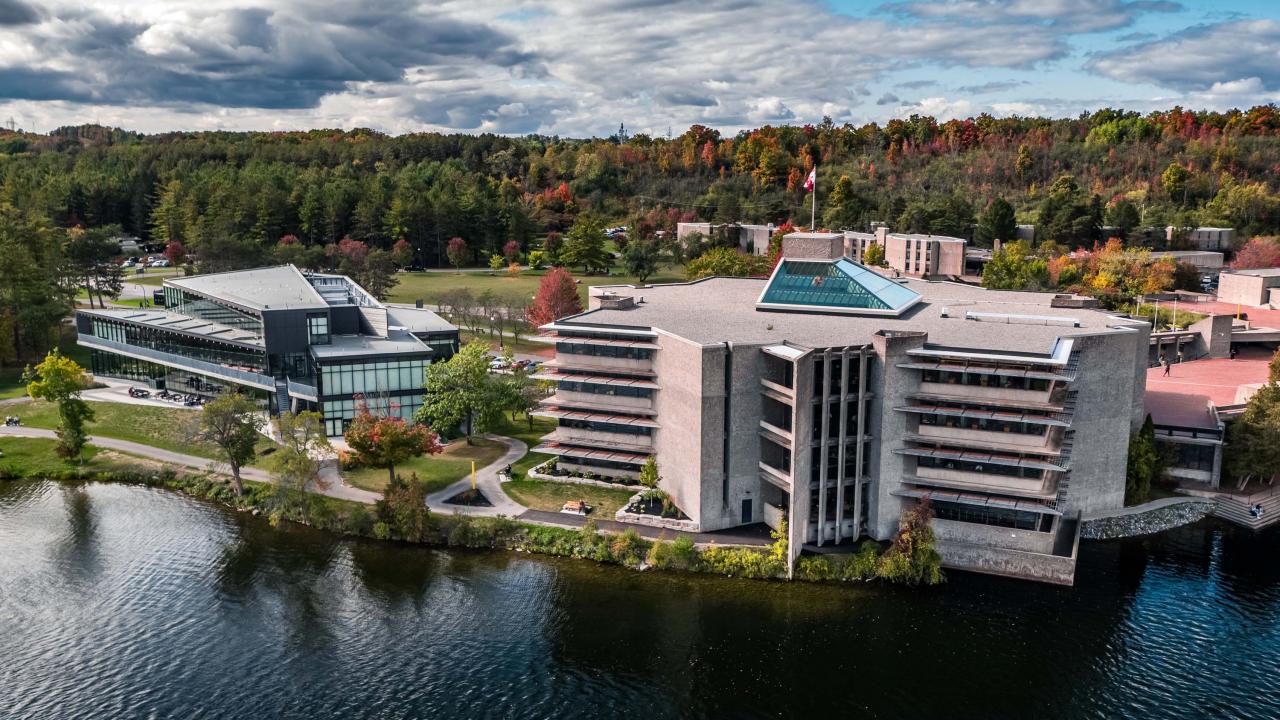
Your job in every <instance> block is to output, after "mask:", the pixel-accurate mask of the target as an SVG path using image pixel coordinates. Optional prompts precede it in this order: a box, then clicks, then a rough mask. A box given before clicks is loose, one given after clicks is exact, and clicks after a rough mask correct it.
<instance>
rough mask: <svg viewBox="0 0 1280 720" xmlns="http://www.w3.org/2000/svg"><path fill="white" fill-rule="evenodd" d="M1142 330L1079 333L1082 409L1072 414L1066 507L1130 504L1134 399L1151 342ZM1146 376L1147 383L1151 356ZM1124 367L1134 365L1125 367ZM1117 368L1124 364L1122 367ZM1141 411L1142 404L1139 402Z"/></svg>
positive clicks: (1078, 394)
mask: <svg viewBox="0 0 1280 720" xmlns="http://www.w3.org/2000/svg"><path fill="white" fill-rule="evenodd" d="M1137 339H1138V335H1137V334H1129V333H1117V334H1113V335H1090V336H1084V337H1077V338H1074V340H1075V348H1076V349H1077V350H1079V351H1080V353H1081V354H1080V364H1079V367H1078V373H1077V375H1076V380H1075V381H1074V382H1073V383H1072V384H1071V389H1072V390H1073V391H1074V392H1075V393H1076V410H1075V415H1074V417H1072V419H1071V428H1072V430H1073V438H1072V442H1073V451H1072V455H1071V461H1070V462H1071V472H1070V476H1069V478H1068V479H1067V480H1068V482H1069V489H1068V491H1067V493H1066V497H1065V506H1064V507H1060V508H1059V509H1060V510H1062V511H1063V512H1074V511H1076V510H1079V511H1080V512H1082V513H1090V512H1097V511H1100V510H1107V509H1111V508H1119V507H1123V506H1124V478H1125V467H1126V464H1127V460H1128V453H1129V434H1130V432H1131V431H1132V429H1133V427H1134V423H1135V420H1136V419H1137V415H1136V414H1135V412H1134V408H1133V404H1132V403H1131V402H1123V401H1122V399H1123V398H1128V399H1130V400H1132V399H1135V398H1137V397H1139V394H1138V390H1137V389H1136V388H1135V387H1134V386H1135V383H1137V382H1138V376H1137V372H1136V368H1137V367H1138V364H1139V361H1138V360H1135V357H1134V356H1135V355H1136V354H1139V349H1141V355H1142V359H1143V361H1145V354H1146V347H1145V344H1144V345H1143V346H1142V347H1141V348H1139V347H1138V343H1137V342H1136V340H1137ZM1142 364H1143V365H1144V367H1143V374H1142V378H1143V382H1144V383H1145V378H1146V372H1145V362H1143V363H1142ZM1123 368H1134V371H1133V372H1128V373H1126V372H1124V371H1123ZM1117 369H1121V371H1120V372H1117ZM1137 407H1138V414H1140V412H1141V408H1142V405H1141V403H1140V402H1139V403H1137Z"/></svg>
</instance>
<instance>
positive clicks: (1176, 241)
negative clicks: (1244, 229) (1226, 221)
mask: <svg viewBox="0 0 1280 720" xmlns="http://www.w3.org/2000/svg"><path fill="white" fill-rule="evenodd" d="M1235 237H1236V231H1235V229H1234V228H1218V227H1197V228H1179V227H1174V226H1173V225H1170V226H1168V227H1166V228H1165V236H1164V239H1165V242H1167V243H1169V244H1170V245H1171V246H1173V245H1182V246H1184V247H1186V248H1188V249H1191V250H1229V249H1231V241H1232V240H1234V239H1235Z"/></svg>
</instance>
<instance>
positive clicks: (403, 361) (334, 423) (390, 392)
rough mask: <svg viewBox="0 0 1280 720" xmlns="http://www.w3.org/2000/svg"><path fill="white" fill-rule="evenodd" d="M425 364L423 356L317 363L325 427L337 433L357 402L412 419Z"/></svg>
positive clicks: (331, 433)
mask: <svg viewBox="0 0 1280 720" xmlns="http://www.w3.org/2000/svg"><path fill="white" fill-rule="evenodd" d="M429 364H430V360H429V359H428V358H427V357H426V356H425V355H424V356H418V357H402V358H391V359H387V360H369V359H367V358H365V359H361V360H356V361H351V362H340V363H334V364H329V363H326V364H324V365H322V366H320V372H319V378H320V384H319V388H318V389H319V392H320V396H321V412H322V413H323V414H324V421H325V430H326V431H327V432H328V433H329V434H330V435H341V434H342V432H343V431H344V430H346V427H347V425H348V424H350V423H351V420H352V419H353V418H355V416H356V413H357V411H358V409H359V405H360V403H361V402H363V403H365V405H366V406H367V407H368V408H369V410H370V411H373V412H375V413H378V414H387V415H393V416H398V417H402V418H404V419H406V420H412V419H413V414H414V413H415V412H417V410H418V408H420V407H422V396H423V390H422V384H423V382H424V381H425V379H426V371H427V365H429Z"/></svg>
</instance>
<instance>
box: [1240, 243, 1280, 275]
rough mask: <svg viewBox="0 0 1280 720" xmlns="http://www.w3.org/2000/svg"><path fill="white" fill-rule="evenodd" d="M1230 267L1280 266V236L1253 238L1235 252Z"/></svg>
mask: <svg viewBox="0 0 1280 720" xmlns="http://www.w3.org/2000/svg"><path fill="white" fill-rule="evenodd" d="M1231 267H1232V268H1233V269H1235V270H1256V269H1258V268H1273V267H1280V238H1273V237H1256V238H1253V239H1252V240H1250V241H1249V242H1247V243H1245V245H1244V247H1242V248H1240V252H1237V253H1236V259H1235V260H1232V261H1231Z"/></svg>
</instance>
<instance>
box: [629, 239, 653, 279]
mask: <svg viewBox="0 0 1280 720" xmlns="http://www.w3.org/2000/svg"><path fill="white" fill-rule="evenodd" d="M622 262H623V265H624V267H626V269H627V274H628V275H633V276H634V277H635V278H636V280H637V281H638V282H639V283H640V284H641V285H643V284H644V281H645V280H648V279H649V276H650V275H652V274H654V273H655V272H657V270H658V243H657V241H655V240H633V241H631V242H630V243H628V244H627V249H626V250H624V251H623V252H622Z"/></svg>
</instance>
